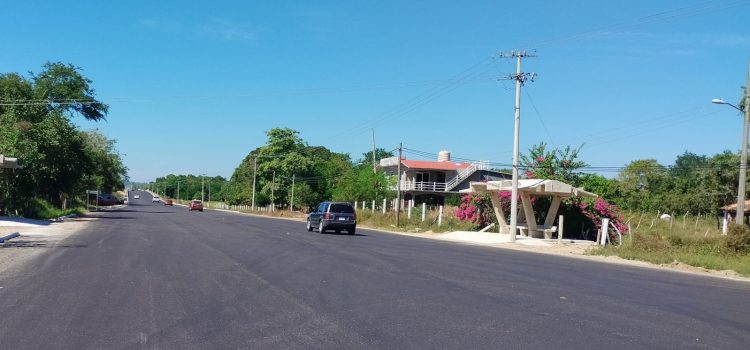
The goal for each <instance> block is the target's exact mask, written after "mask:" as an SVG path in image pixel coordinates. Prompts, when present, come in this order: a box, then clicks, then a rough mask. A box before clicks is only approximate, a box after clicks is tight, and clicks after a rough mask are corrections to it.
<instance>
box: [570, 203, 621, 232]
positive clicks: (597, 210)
mask: <svg viewBox="0 0 750 350" xmlns="http://www.w3.org/2000/svg"><path fill="white" fill-rule="evenodd" d="M578 209H580V211H581V214H583V216H585V217H586V218H587V219H588V220H589V221H590V222H591V223H592V224H593V225H594V227H596V229H601V227H602V218H609V222H611V223H612V224H614V225H615V227H617V229H618V230H620V232H622V233H623V234H625V233H627V232H628V226H627V225H626V224H625V222H624V221H625V219H624V218H623V216H622V214H620V210H619V209H618V208H617V206H615V205H614V204H611V203H609V202H607V201H606V200H604V199H602V198H599V197H597V198H596V199H594V200H593V201H586V200H582V201H580V202H579V203H578Z"/></svg>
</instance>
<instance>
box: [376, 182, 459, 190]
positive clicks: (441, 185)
mask: <svg viewBox="0 0 750 350" xmlns="http://www.w3.org/2000/svg"><path fill="white" fill-rule="evenodd" d="M390 189H391V190H396V186H392V188H390ZM401 191H431V192H445V191H446V187H445V182H417V181H408V180H404V181H401Z"/></svg>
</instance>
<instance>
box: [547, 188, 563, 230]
mask: <svg viewBox="0 0 750 350" xmlns="http://www.w3.org/2000/svg"><path fill="white" fill-rule="evenodd" d="M560 202H562V197H560V196H552V203H550V205H549V210H548V211H547V217H546V218H545V219H544V226H547V227H549V226H552V224H554V223H555V215H557V210H558V209H560Z"/></svg>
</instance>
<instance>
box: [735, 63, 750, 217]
mask: <svg viewBox="0 0 750 350" xmlns="http://www.w3.org/2000/svg"><path fill="white" fill-rule="evenodd" d="M748 90H750V60H748V67H747V84H746V85H745V96H744V99H745V111H744V112H745V120H744V123H743V128H742V151H741V152H740V182H739V184H738V185H737V223H739V224H740V225H744V224H745V181H746V180H745V179H746V176H747V175H746V173H747V134H748V130H747V129H748V125H750V91H748Z"/></svg>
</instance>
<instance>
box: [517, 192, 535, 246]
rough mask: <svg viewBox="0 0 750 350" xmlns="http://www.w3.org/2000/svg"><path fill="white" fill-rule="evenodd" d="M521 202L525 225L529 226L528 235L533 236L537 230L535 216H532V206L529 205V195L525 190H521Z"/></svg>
mask: <svg viewBox="0 0 750 350" xmlns="http://www.w3.org/2000/svg"><path fill="white" fill-rule="evenodd" d="M520 194H521V204H522V205H523V214H524V216H526V225H527V226H528V227H529V237H533V236H534V233H536V231H537V227H536V218H535V217H534V208H533V207H532V206H531V196H529V194H528V193H527V192H521V193H520Z"/></svg>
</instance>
